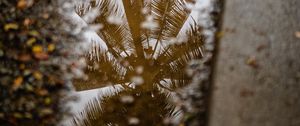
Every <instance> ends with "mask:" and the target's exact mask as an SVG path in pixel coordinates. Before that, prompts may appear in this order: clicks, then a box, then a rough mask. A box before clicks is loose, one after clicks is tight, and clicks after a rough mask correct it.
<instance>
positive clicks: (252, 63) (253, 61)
mask: <svg viewBox="0 0 300 126" xmlns="http://www.w3.org/2000/svg"><path fill="white" fill-rule="evenodd" d="M246 64H247V65H249V66H251V67H253V68H257V67H258V64H257V60H256V58H255V57H254V56H251V57H249V58H248V59H247V61H246Z"/></svg>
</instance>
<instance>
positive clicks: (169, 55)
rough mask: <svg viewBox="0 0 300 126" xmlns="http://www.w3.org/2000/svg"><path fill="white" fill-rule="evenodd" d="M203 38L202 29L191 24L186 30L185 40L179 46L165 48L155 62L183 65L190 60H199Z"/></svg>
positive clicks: (201, 54) (201, 53)
mask: <svg viewBox="0 0 300 126" xmlns="http://www.w3.org/2000/svg"><path fill="white" fill-rule="evenodd" d="M204 39H205V38H204V36H203V34H202V28H201V27H200V26H199V25H197V24H193V25H192V24H191V25H190V29H189V30H187V38H186V40H185V41H184V42H182V43H180V44H172V45H169V46H167V47H165V48H164V49H163V51H162V53H161V54H160V55H159V56H158V58H157V60H158V61H159V62H162V63H164V64H170V63H172V62H174V63H173V64H177V65H183V66H184V65H185V64H186V63H187V62H188V61H190V60H192V59H200V58H202V56H203V44H204V43H203V42H204Z"/></svg>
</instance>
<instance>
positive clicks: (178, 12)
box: [152, 0, 190, 52]
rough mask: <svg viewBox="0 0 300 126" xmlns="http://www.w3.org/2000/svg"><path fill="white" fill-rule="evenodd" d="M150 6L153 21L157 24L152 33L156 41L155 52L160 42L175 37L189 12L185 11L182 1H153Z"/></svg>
mask: <svg viewBox="0 0 300 126" xmlns="http://www.w3.org/2000/svg"><path fill="white" fill-rule="evenodd" d="M152 6H153V7H152V11H153V14H154V19H155V21H156V22H157V23H158V24H159V27H158V28H157V29H155V30H154V31H153V33H152V37H154V38H155V39H156V40H157V41H156V44H155V47H154V52H156V49H157V46H158V43H159V42H161V40H163V39H168V38H174V37H177V35H178V33H179V31H180V29H181V28H182V27H183V25H184V22H185V21H186V19H187V18H188V16H189V14H190V11H188V10H186V9H185V2H184V0H154V1H153V3H152Z"/></svg>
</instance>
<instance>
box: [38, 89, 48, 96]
mask: <svg viewBox="0 0 300 126" xmlns="http://www.w3.org/2000/svg"><path fill="white" fill-rule="evenodd" d="M36 93H37V94H38V95H40V96H45V95H47V94H49V92H48V91H47V90H45V89H37V90H36Z"/></svg>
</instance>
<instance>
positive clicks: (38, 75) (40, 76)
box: [33, 71, 43, 80]
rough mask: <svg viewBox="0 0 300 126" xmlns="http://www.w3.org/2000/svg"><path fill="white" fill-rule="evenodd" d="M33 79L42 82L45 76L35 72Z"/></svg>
mask: <svg viewBox="0 0 300 126" xmlns="http://www.w3.org/2000/svg"><path fill="white" fill-rule="evenodd" d="M33 77H34V78H35V79H37V80H41V79H42V78H43V75H42V74H41V72H39V71H35V72H34V73H33Z"/></svg>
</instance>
